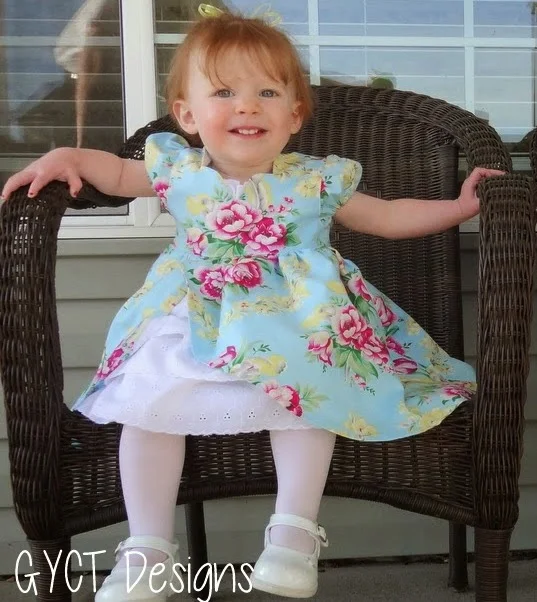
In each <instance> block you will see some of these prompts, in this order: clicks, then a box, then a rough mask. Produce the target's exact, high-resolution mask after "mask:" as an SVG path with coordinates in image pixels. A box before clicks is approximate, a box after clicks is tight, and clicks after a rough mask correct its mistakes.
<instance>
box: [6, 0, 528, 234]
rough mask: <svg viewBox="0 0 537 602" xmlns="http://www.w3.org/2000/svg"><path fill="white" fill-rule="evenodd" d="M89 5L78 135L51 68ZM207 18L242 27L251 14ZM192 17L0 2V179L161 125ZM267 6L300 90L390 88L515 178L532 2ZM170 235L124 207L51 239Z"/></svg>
mask: <svg viewBox="0 0 537 602" xmlns="http://www.w3.org/2000/svg"><path fill="white" fill-rule="evenodd" d="M92 4H101V5H102V7H103V9H104V10H105V11H107V12H105V13H102V14H101V15H99V16H92V17H91V19H90V23H92V26H93V29H91V28H90V30H91V33H92V35H91V37H90V38H89V40H91V41H89V40H88V41H87V42H86V45H85V48H86V52H85V54H86V55H87V56H86V62H85V64H86V66H87V71H83V72H82V73H83V75H90V77H89V79H91V80H92V81H93V84H94V87H93V89H92V90H93V91H92V93H91V94H92V95H89V96H87V99H86V105H85V106H86V114H85V116H84V119H83V121H84V125H83V127H81V125H80V123H79V127H78V129H77V127H76V124H77V93H78V94H79V96H78V98H79V102H78V105H79V106H80V105H81V103H80V83H81V79H80V78H77V77H76V76H77V74H71V73H70V71H69V70H68V69H66V68H65V67H62V66H61V65H59V64H58V60H57V53H58V51H57V50H56V52H55V49H57V47H58V39H57V38H58V36H59V35H61V33H62V31H65V28H66V26H68V24H69V23H72V22H73V16H74V15H75V13H76V11H77V10H79V9H80V8H83V7H86V8H87V7H88V5H92ZM212 4H214V5H215V6H220V7H223V6H227V5H229V6H232V7H234V8H236V9H238V10H241V11H244V12H246V13H252V12H253V11H255V10H256V9H257V8H258V7H260V6H262V5H263V4H264V3H263V2H262V1H261V0H234V1H233V2H226V1H225V0H213V2H212ZM198 5H199V0H47V2H41V0H4V3H3V6H4V8H3V9H0V11H2V10H3V13H2V12H0V27H1V30H0V36H1V37H0V40H2V44H1V45H0V46H1V48H2V50H1V51H0V53H1V54H0V56H1V57H2V61H3V65H4V67H3V69H2V75H1V76H0V77H1V78H2V79H0V82H2V83H1V85H0V107H1V108H0V111H2V116H4V113H5V114H6V115H7V118H6V119H4V120H3V121H2V123H7V124H8V125H7V126H3V127H1V130H2V135H3V136H4V137H5V139H6V140H7V142H5V143H4V145H2V149H1V150H0V172H1V173H0V177H5V176H6V175H7V174H8V173H9V172H11V171H14V170H15V169H18V168H20V167H21V166H23V165H24V164H26V163H27V162H28V161H29V160H31V159H32V158H33V157H35V156H38V155H40V154H41V153H43V152H45V151H46V150H48V149H49V148H52V147H53V146H55V145H58V144H76V140H77V132H78V135H81V136H82V143H83V144H87V145H90V146H96V147H97V148H105V149H108V150H115V149H116V148H117V147H118V146H119V145H120V143H121V141H122V140H123V137H124V136H128V135H130V134H132V133H133V132H134V131H135V130H136V129H137V128H138V127H141V126H143V125H145V124H146V123H147V122H148V121H150V120H151V119H154V118H155V117H157V116H158V115H161V114H162V113H163V112H164V111H165V105H164V99H163V94H162V90H163V82H164V77H165V74H166V71H167V68H168V63H169V59H170V56H171V53H172V51H173V48H174V47H175V45H176V44H178V43H180V42H181V40H182V39H184V35H185V32H186V31H187V28H188V25H189V23H190V22H192V21H193V20H194V19H196V18H197V8H198ZM270 5H271V8H272V9H273V10H275V11H277V12H278V13H279V14H280V15H281V16H282V17H283V23H282V26H283V28H284V29H285V30H286V31H287V32H288V33H289V34H290V35H291V36H292V38H293V40H294V41H295V43H296V44H297V46H298V48H299V51H300V54H301V56H302V58H303V62H304V66H305V68H306V69H307V71H308V73H309V77H310V80H311V82H312V83H313V84H318V83H322V82H328V81H331V82H344V83H353V84H357V85H358V84H359V85H364V84H365V85H374V86H390V87H396V88H399V89H405V90H414V91H417V92H421V93H424V94H428V95H431V96H436V97H439V98H443V99H445V100H447V101H449V102H451V103H453V104H456V105H459V106H461V107H463V108H465V109H467V110H469V111H472V112H473V113H475V114H477V115H478V116H480V117H482V118H483V119H486V120H488V121H489V122H490V123H491V125H492V126H493V127H495V128H496V129H497V131H498V132H499V133H500V135H501V136H502V138H503V140H504V141H505V142H506V143H507V144H508V146H509V148H510V150H511V152H512V153H513V157H514V164H515V168H517V169H519V170H521V171H525V170H527V169H528V159H527V134H528V132H529V131H530V130H531V129H532V128H533V127H534V126H535V125H537V122H536V110H537V109H536V107H537V105H536V99H535V96H536V93H537V89H536V86H537V83H536V82H537V79H536V77H535V70H536V64H535V61H536V58H535V57H536V55H535V47H536V38H537V3H536V2H528V1H527V0H354V1H353V2H349V1H348V0H293V1H292V2H290V1H289V0H272V1H271V2H270ZM97 33H98V35H97ZM64 41H65V35H64ZM67 46H69V45H68V44H67ZM96 55H100V56H101V59H100V62H99V61H98V60H97V59H95V56H96ZM91 56H93V57H94V58H93V59H91V60H90V58H88V57H91ZM92 61H93V62H92ZM92 65H93V67H92ZM95 65H99V69H96V66H95ZM92 68H93V71H92ZM83 81H84V77H82V83H83ZM77 89H78V92H77ZM79 121H80V113H79ZM80 132H82V133H81V134H80ZM475 228H476V226H475V225H472V224H470V225H468V224H467V225H466V226H465V229H470V230H474V231H475ZM173 230H174V229H173V224H172V221H171V218H170V216H168V215H166V214H161V213H160V208H159V204H158V201H157V200H156V199H137V200H136V201H134V202H133V203H131V204H130V206H129V207H128V208H122V209H119V210H117V209H116V210H111V211H109V212H106V211H104V210H100V211H99V212H98V213H97V212H96V211H87V212H85V214H84V215H81V213H80V212H76V214H75V213H73V215H67V216H66V217H65V219H64V222H63V227H62V232H61V235H62V236H63V237H71V238H79V237H122V236H166V237H167V236H171V235H173Z"/></svg>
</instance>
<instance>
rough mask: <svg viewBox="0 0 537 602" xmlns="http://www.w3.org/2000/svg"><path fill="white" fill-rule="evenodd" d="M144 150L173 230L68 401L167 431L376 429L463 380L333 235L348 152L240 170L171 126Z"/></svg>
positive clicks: (394, 431) (420, 423)
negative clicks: (226, 171)
mask: <svg viewBox="0 0 537 602" xmlns="http://www.w3.org/2000/svg"><path fill="white" fill-rule="evenodd" d="M145 162H146V167H147V171H148V174H149V177H150V179H151V182H152V185H153V188H154V190H155V192H156V194H157V195H158V196H159V198H160V199H161V203H162V206H163V208H164V209H165V210H167V211H168V212H169V213H170V214H171V215H172V216H173V218H174V219H175V221H176V224H177V233H176V236H175V238H174V240H173V241H172V243H171V244H170V245H169V246H168V247H167V248H166V249H165V250H164V252H163V253H162V254H161V255H160V257H159V258H158V259H157V260H156V262H155V263H154V264H153V266H152V267H151V269H150V271H149V274H148V275H147V278H146V280H145V282H144V284H143V286H142V287H141V288H140V289H139V290H138V291H137V292H136V293H135V294H134V295H133V296H132V297H131V298H130V299H129V300H128V301H127V302H126V303H125V304H124V305H123V306H122V307H121V309H120V310H119V312H118V313H117V315H116V317H115V318H114V320H113V322H112V324H111V327H110V330H109V333H108V337H107V340H106V345H105V350H104V354H103V357H102V361H101V363H100V366H99V368H98V370H97V373H96V374H95V377H94V378H93V380H92V382H91V383H90V385H89V387H88V388H87V389H86V391H84V393H83V394H82V395H81V396H80V398H79V399H78V400H77V402H76V403H75V406H74V409H76V410H79V411H80V412H82V413H84V414H86V415H87V416H88V417H90V418H91V419H92V420H94V421H95V422H110V421H115V422H120V423H123V424H131V425H135V426H139V427H141V428H145V429H147V430H154V431H164V432H171V433H181V434H210V433H234V432H252V431H258V430H263V429H277V428H312V427H313V428H323V429H328V430H330V431H332V432H334V433H337V434H339V435H342V436H345V437H349V438H352V439H358V440H364V441H388V440H394V439H399V438H402V437H407V436H410V435H415V434H418V433H421V432H423V431H426V430H428V429H430V428H433V427H435V426H437V425H438V424H439V423H440V422H441V421H442V420H443V419H444V418H446V417H447V416H448V415H449V414H450V413H451V412H453V410H455V409H456V408H457V407H458V406H459V405H460V404H461V403H463V402H464V401H465V400H467V399H469V398H470V397H471V396H472V395H473V394H474V392H475V390H476V383H475V375H474V371H473V369H472V368H471V366H469V365H468V364H466V363H464V362H461V361H459V360H457V359H455V358H452V357H450V356H449V355H448V354H447V353H446V352H445V351H443V350H442V349H441V348H440V347H439V346H438V345H437V344H436V343H435V342H434V341H433V340H432V339H431V337H430V336H429V335H428V334H427V333H426V332H425V331H424V330H423V329H422V328H421V327H420V326H419V325H418V324H417V323H416V322H415V321H414V320H413V319H412V318H411V317H410V316H409V315H408V314H406V313H405V312H404V311H403V310H402V309H401V308H400V307H398V306H397V305H396V304H395V303H394V302H393V301H391V300H390V299H388V298H387V297H386V296H385V295H384V294H383V293H382V292H380V291H379V290H377V289H376V288H375V287H374V286H373V285H372V284H370V283H369V282H367V281H366V280H365V279H364V278H363V277H362V274H361V272H360V269H359V268H358V267H357V266H356V265H355V264H354V263H352V262H350V261H348V260H346V259H344V258H342V257H341V256H340V255H339V254H338V252H337V251H336V250H335V249H334V248H332V247H331V246H330V238H329V233H330V226H331V223H332V219H333V216H334V213H335V212H336V211H337V209H338V208H339V207H341V206H342V205H343V204H344V203H345V202H346V201H347V200H348V199H349V198H350V196H351V195H352V193H353V192H354V191H355V190H356V187H357V185H358V183H359V181H360V178H361V173H362V170H361V166H360V164H359V163H357V162H355V161H351V160H349V159H343V158H340V157H337V156H329V157H327V158H324V159H321V158H316V157H310V156H306V155H303V154H299V153H291V154H282V155H280V156H279V157H277V159H276V160H275V161H274V164H273V169H272V172H271V173H263V174H256V175H254V176H252V178H251V179H250V180H248V181H247V182H244V183H242V184H241V183H238V182H234V181H229V180H225V179H223V177H222V176H221V175H220V174H219V173H218V172H217V171H216V170H214V169H212V168H211V167H210V159H209V158H208V156H207V154H206V153H205V152H204V151H202V150H199V149H194V148H191V147H189V146H188V144H187V142H186V141H185V140H184V139H182V138H181V137H179V136H177V135H174V134H170V133H158V134H153V135H151V136H149V138H148V139H147V143H146V153H145Z"/></svg>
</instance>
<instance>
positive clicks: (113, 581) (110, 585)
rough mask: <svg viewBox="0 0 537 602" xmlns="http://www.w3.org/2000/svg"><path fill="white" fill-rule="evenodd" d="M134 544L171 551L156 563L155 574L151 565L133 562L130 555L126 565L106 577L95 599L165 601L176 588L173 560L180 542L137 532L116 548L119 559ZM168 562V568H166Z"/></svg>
mask: <svg viewBox="0 0 537 602" xmlns="http://www.w3.org/2000/svg"><path fill="white" fill-rule="evenodd" d="M133 548H151V549H153V550H158V551H159V552H162V553H164V554H166V555H167V558H166V560H164V561H163V562H162V563H161V564H156V565H155V566H156V569H155V571H154V573H153V575H152V574H151V568H152V567H151V566H145V567H144V564H145V563H144V562H142V566H133V562H134V561H133V560H131V561H130V564H129V560H128V557H127V565H126V566H125V567H121V568H118V567H115V568H114V569H113V570H112V572H111V573H110V575H108V577H107V578H106V579H105V580H104V581H103V584H102V586H101V588H100V589H99V591H98V592H97V593H96V595H95V602H165V601H166V598H168V596H171V595H172V594H173V593H174V591H173V589H172V588H171V582H172V577H173V570H172V567H173V564H174V563H175V562H176V555H177V550H178V548H179V546H178V545H177V544H176V543H172V542H169V541H167V540H165V539H162V538H161V537H151V536H148V535H136V536H133V537H129V538H128V539H126V540H125V541H122V542H120V544H119V545H118V547H117V548H116V551H115V554H116V562H117V561H119V559H120V558H121V557H122V556H123V555H124V554H125V553H128V551H129V550H132V549H133ZM140 554H141V553H140V552H136V553H135V552H132V555H133V556H132V557H133V558H136V559H137V560H140V558H139V555H140ZM162 565H164V570H162Z"/></svg>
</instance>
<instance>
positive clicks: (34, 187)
mask: <svg viewBox="0 0 537 602" xmlns="http://www.w3.org/2000/svg"><path fill="white" fill-rule="evenodd" d="M49 182H50V178H47V177H45V176H44V175H43V174H39V175H36V176H35V177H34V179H33V181H32V183H31V184H30V189H29V190H28V196H35V195H36V194H37V193H38V192H39V191H40V190H41V188H43V186H46V185H47V184H48V183H49Z"/></svg>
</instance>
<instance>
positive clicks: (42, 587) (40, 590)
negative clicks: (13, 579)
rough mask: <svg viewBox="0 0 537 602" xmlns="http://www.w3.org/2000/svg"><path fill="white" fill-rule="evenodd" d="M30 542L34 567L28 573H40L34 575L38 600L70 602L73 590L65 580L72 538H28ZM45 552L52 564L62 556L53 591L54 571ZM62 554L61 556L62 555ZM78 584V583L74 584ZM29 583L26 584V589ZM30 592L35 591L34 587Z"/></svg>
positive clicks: (42, 601)
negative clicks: (66, 561)
mask: <svg viewBox="0 0 537 602" xmlns="http://www.w3.org/2000/svg"><path fill="white" fill-rule="evenodd" d="M28 543H29V544H30V554H31V556H32V567H31V568H30V570H29V571H28V573H37V572H39V574H38V575H37V576H36V577H34V579H35V586H36V588H37V600H38V601H39V602H56V601H58V602H59V601H61V602H70V601H71V590H70V589H69V587H68V585H67V583H66V580H65V571H64V567H65V559H66V558H67V554H69V552H70V551H71V540H70V538H64V539H54V540H52V541H33V540H28ZM45 552H46V553H47V554H48V557H49V559H50V562H51V564H52V566H54V565H55V564H56V560H58V558H60V560H59V562H58V566H57V569H56V574H55V578H54V587H53V589H52V591H51V590H50V587H51V585H52V571H51V569H50V564H49V563H48V561H47V557H46V556H45ZM60 554H61V556H60ZM73 586H76V584H73ZM27 587H28V585H26V584H24V589H25V591H26V588H27ZM28 593H29V594H32V593H34V589H33V588H32V589H31V590H30V591H29V592H28Z"/></svg>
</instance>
